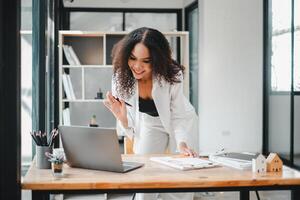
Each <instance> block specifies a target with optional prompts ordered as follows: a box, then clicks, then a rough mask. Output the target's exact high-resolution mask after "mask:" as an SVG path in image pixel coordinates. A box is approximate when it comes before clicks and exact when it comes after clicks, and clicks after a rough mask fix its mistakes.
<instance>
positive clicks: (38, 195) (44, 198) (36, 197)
mask: <svg viewBox="0 0 300 200" xmlns="http://www.w3.org/2000/svg"><path fill="white" fill-rule="evenodd" d="M31 195H32V200H49V199H50V198H49V196H50V194H49V193H48V192H45V191H40V190H32V193H31Z"/></svg>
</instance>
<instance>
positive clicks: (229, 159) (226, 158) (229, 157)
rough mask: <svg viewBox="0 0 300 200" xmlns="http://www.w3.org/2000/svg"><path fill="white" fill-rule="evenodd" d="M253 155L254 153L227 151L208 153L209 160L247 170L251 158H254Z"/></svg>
mask: <svg viewBox="0 0 300 200" xmlns="http://www.w3.org/2000/svg"><path fill="white" fill-rule="evenodd" d="M255 156H256V154H245V153H235V152H229V153H222V154H215V155H210V156H209V160H211V161H213V162H216V163H219V164H221V165H225V166H228V167H233V168H236V169H240V170H248V169H251V168H252V158H255Z"/></svg>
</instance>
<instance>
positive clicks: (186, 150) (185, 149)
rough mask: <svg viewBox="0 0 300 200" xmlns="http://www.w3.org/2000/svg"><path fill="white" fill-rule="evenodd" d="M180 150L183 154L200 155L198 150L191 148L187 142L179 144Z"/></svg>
mask: <svg viewBox="0 0 300 200" xmlns="http://www.w3.org/2000/svg"><path fill="white" fill-rule="evenodd" d="M179 151H180V153H181V154H183V155H185V156H189V157H198V154H197V152H195V151H194V150H193V149H190V148H189V147H188V146H187V145H186V143H185V142H181V143H180V144H179Z"/></svg>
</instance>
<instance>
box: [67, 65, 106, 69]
mask: <svg viewBox="0 0 300 200" xmlns="http://www.w3.org/2000/svg"><path fill="white" fill-rule="evenodd" d="M62 67H63V68H67V69H68V68H112V65H63V66H62Z"/></svg>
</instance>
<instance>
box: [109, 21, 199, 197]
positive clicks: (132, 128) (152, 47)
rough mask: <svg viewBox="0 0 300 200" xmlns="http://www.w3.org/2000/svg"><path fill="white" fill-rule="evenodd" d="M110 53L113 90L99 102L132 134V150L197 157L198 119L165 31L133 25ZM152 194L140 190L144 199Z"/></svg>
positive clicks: (130, 135)
mask: <svg viewBox="0 0 300 200" xmlns="http://www.w3.org/2000/svg"><path fill="white" fill-rule="evenodd" d="M112 56H113V66H114V73H113V80H112V93H111V92H108V93H107V94H106V97H107V98H106V99H105V101H104V104H105V106H106V107H107V108H108V109H109V110H110V111H111V112H112V113H113V115H114V116H115V117H116V119H117V120H118V123H119V124H120V126H121V128H122V130H123V131H124V132H125V134H126V135H127V136H129V138H134V148H133V149H134V153H135V154H153V153H165V152H166V151H169V152H173V153H174V152H176V151H177V152H178V151H179V152H180V153H182V154H185V155H187V156H197V153H196V152H195V149H196V145H197V142H195V141H197V134H198V128H197V122H198V120H197V115H196V113H195V110H194V108H193V106H192V105H191V104H190V103H189V101H188V100H187V99H186V97H185V96H184V94H183V71H184V67H183V66H181V65H179V64H178V63H177V62H175V61H174V60H173V59H172V58H171V49H170V46H169V43H168V41H167V39H166V38H165V37H164V35H163V34H162V33H160V32H159V31H157V30H155V29H151V28H146V27H143V28H139V29H136V30H134V31H132V32H130V33H129V34H128V35H126V36H125V37H124V38H123V39H122V40H121V41H120V42H119V43H118V44H117V45H116V46H115V47H114V49H113V53H112ZM125 102H126V103H125ZM127 104H130V106H128V105H127ZM164 195H171V196H165V197H163V199H171V198H172V199H181V200H183V199H192V195H191V194H190V193H185V194H179V193H176V194H164ZM172 195H173V196H172ZM161 196H163V194H162V195H161ZM137 197H138V196H137ZM148 197H149V198H148ZM152 198H153V194H148V195H146V194H144V199H152Z"/></svg>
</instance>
